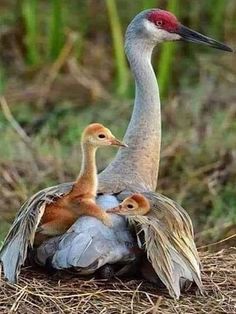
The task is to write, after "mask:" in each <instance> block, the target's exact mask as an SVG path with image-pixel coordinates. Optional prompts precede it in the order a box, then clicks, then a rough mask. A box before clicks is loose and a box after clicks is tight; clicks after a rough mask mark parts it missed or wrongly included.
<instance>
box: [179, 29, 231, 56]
mask: <svg viewBox="0 0 236 314" xmlns="http://www.w3.org/2000/svg"><path fill="white" fill-rule="evenodd" d="M178 34H179V35H180V36H181V39H183V40H185V41H189V42H192V43H198V44H204V45H207V46H210V47H213V48H216V49H220V50H225V51H230V52H234V51H233V49H231V48H230V47H229V46H226V45H225V44H222V43H220V42H219V41H216V40H215V39H212V38H210V37H207V36H205V35H202V34H200V33H198V32H196V31H193V30H192V29H190V28H188V27H186V26H183V25H180V27H179V30H178Z"/></svg>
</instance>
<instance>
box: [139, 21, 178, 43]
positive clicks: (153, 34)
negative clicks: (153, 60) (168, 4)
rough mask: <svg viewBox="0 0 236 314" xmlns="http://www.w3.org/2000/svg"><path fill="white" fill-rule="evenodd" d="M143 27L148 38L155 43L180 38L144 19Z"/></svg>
mask: <svg viewBox="0 0 236 314" xmlns="http://www.w3.org/2000/svg"><path fill="white" fill-rule="evenodd" d="M144 28H145V30H146V32H147V34H148V35H149V36H150V38H151V39H153V40H155V41H156V42H157V43H161V42H163V41H173V40H179V39H180V38H181V36H180V35H178V34H176V33H169V32H167V31H166V30H164V29H160V28H158V27H156V25H154V24H153V23H152V22H150V21H148V20H145V21H144Z"/></svg>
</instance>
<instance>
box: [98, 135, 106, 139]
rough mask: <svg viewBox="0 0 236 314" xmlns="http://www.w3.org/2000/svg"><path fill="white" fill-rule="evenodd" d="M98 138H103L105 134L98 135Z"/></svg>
mask: <svg viewBox="0 0 236 314" xmlns="http://www.w3.org/2000/svg"><path fill="white" fill-rule="evenodd" d="M98 137H99V138H105V137H106V135H105V134H98Z"/></svg>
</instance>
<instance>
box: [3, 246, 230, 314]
mask: <svg viewBox="0 0 236 314" xmlns="http://www.w3.org/2000/svg"><path fill="white" fill-rule="evenodd" d="M201 260H202V263H203V283H204V287H205V294H204V295H203V296H201V295H198V294H196V292H194V291H188V292H186V293H185V294H184V295H183V296H182V297H181V299H180V300H179V301H175V300H173V299H171V298H170V297H169V296H168V293H167V292H166V291H165V290H160V289H157V288H156V287H155V286H154V285H152V284H149V283H146V282H140V281H137V280H129V281H127V280H126V281H120V280H118V279H116V280H113V281H107V280H94V279H90V280H82V279H81V278H78V277H75V275H72V274H69V273H66V274H65V273H58V274H57V275H56V276H55V275H54V276H48V275H46V274H45V273H42V272H38V271H37V272H36V271H35V270H33V269H31V268H27V269H24V270H23V272H22V275H21V277H20V280H19V284H18V285H11V284H9V283H6V282H5V281H3V280H1V281H0V313H1V314H5V313H21V314H24V313H27V314H30V313H34V314H37V313H40V314H42V313H50V314H51V313H55V314H56V313H68V314H73V313H76V314H78V313H79V314H83V313H89V314H95V313H96V314H97V313H103V314H105V313H109V314H115V313H139V314H142V313H143V314H144V313H152V314H154V313H164V314H168V313H181V314H182V313H188V314H190V313H197V314H199V313H214V314H217V313H236V248H231V249H228V250H222V251H220V252H218V253H201Z"/></svg>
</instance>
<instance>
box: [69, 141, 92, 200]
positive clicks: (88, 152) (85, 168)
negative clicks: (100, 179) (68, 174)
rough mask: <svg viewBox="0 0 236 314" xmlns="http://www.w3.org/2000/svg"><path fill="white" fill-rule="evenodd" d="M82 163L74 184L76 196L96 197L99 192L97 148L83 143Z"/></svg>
mask: <svg viewBox="0 0 236 314" xmlns="http://www.w3.org/2000/svg"><path fill="white" fill-rule="evenodd" d="M81 149H82V163H81V169H80V174H79V176H78V178H77V180H76V182H75V184H74V187H73V191H74V193H75V194H76V195H85V194H88V196H90V194H91V195H92V196H95V195H96V191H97V166H96V150H97V148H96V147H94V146H92V145H90V144H86V143H84V144H83V143H82V145H81Z"/></svg>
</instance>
